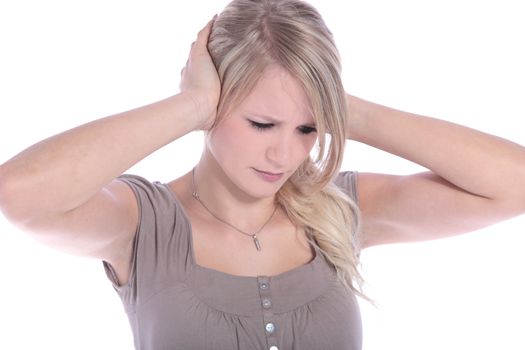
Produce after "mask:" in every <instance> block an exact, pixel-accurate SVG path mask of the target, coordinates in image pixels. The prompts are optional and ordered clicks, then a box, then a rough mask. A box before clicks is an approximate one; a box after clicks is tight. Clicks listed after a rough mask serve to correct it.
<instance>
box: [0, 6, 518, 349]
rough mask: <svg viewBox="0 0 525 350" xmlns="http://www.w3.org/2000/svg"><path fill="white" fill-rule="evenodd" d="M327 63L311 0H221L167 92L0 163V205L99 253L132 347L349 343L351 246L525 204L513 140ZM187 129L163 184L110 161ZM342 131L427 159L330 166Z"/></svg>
mask: <svg viewBox="0 0 525 350" xmlns="http://www.w3.org/2000/svg"><path fill="white" fill-rule="evenodd" d="M244 3H246V4H244ZM267 3H270V4H271V6H270V5H267ZM268 6H269V7H268ZM273 6H277V7H276V8H274V7H273ZM210 31H211V35H209V33H210ZM208 38H209V43H208ZM207 43H208V46H206V44H207ZM207 49H208V50H207ZM339 75H340V67H339V61H338V55H337V51H336V49H335V46H334V45H333V42H332V40H331V37H330V33H329V31H328V30H327V29H326V27H325V26H324V23H323V22H322V20H321V19H320V17H319V15H318V14H317V13H316V12H315V10H313V9H312V8H310V7H309V6H307V5H306V4H304V3H296V2H292V1H278V2H264V4H259V3H258V2H251V1H248V2H243V1H234V2H233V3H232V4H231V5H230V6H229V7H228V8H227V9H225V11H224V12H223V13H221V16H220V18H219V19H218V20H217V21H216V22H215V23H213V29H212V23H210V24H208V25H207V26H206V27H205V28H204V29H203V30H202V31H201V32H200V33H199V36H198V38H197V41H196V43H195V45H193V47H192V50H191V53H190V58H189V60H188V63H187V65H186V67H185V69H184V70H183V72H182V78H183V79H182V83H181V93H180V94H178V95H175V96H173V97H171V98H168V99H166V100H163V101H160V102H158V103H154V104H152V105H149V106H145V107H143V108H140V109H137V110H134V111H130V112H125V113H121V114H119V115H116V116H113V117H109V118H105V119H102V120H98V121H95V122H93V123H90V124H87V125H84V126H81V127H79V128H76V129H73V130H71V131H68V132H66V133H63V134H60V135H57V136H55V137H53V138H51V139H48V140H46V141H44V142H42V143H39V144H37V145H35V146H33V147H31V148H30V149H28V150H26V151H24V152H22V153H21V154H19V155H18V156H16V157H15V158H13V159H12V160H10V161H8V162H7V163H5V164H4V165H2V167H1V168H0V180H1V184H2V185H1V189H0V197H1V207H2V210H3V212H4V214H5V215H6V216H7V217H8V218H9V219H11V221H12V222H14V223H15V224H18V225H20V226H21V227H23V228H24V229H26V230H27V231H29V232H32V233H33V234H34V235H35V236H37V237H38V238H39V239H40V240H43V241H45V242H46V243H47V244H49V245H52V246H56V247H61V248H62V249H65V250H69V251H73V252H76V253H77V254H79V255H87V256H92V257H96V258H99V259H102V260H104V261H105V267H106V271H107V273H108V276H109V277H110V279H111V280H112V281H113V283H114V285H115V288H116V289H117V291H118V292H119V295H120V296H121V298H122V299H123V302H124V304H125V307H126V311H127V312H128V316H129V318H130V321H131V324H132V328H133V331H134V334H135V344H136V347H137V348H144V349H150V348H169V347H180V348H196V349H197V348H217V349H226V348H228V349H229V348H269V349H278V348H280V349H289V348H298V349H308V348H312V349H318V348H323V349H330V348H332V349H343V348H344V349H359V348H360V346H361V339H360V320H359V314H358V310H357V306H356V303H355V299H354V295H355V294H360V289H359V282H360V277H359V274H358V270H357V264H358V261H357V257H358V255H359V250H360V249H362V248H366V247H369V246H373V245H377V244H384V243H393V242H406V241H415V240H423V239H431V238H437V237H445V236H448V235H453V234H459V233H463V232H468V231H471V230H474V229H478V228H481V227H483V226H486V225H489V224H492V223H495V222H497V221H500V220H503V219H506V218H509V217H512V216H516V215H519V214H521V213H522V212H523V210H524V204H523V203H524V201H523V197H524V192H525V189H524V188H523V185H522V184H520V181H518V179H519V178H520V176H519V175H520V174H521V173H523V166H522V165H521V164H523V163H524V162H523V160H524V157H525V152H524V150H523V148H522V147H520V146H518V145H516V144H512V143H510V142H508V141H504V140H501V139H498V138H495V137H493V136H490V135H486V134H482V133H480V132H476V131H473V130H470V129H467V128H464V127H460V126H457V125H453V124H450V123H446V122H443V121H439V120H435V119H431V118H426V117H422V116H415V115H411V114H408V113H404V112H400V111H396V110H393V109H389V108H386V107H383V106H379V105H375V104H372V103H369V102H366V101H363V100H360V99H358V98H356V97H353V96H349V95H345V93H344V91H343V89H342V84H341V82H340V79H339ZM144 130H147V133H145V132H144ZM193 130H205V131H206V148H205V150H204V152H203V155H202V158H201V160H200V161H199V163H198V164H197V165H196V167H195V169H194V171H191V172H189V173H188V174H186V175H185V176H183V177H181V178H179V179H176V180H174V181H172V182H170V183H169V184H159V183H153V184H152V183H150V182H148V181H146V180H144V179H142V178H139V177H134V176H120V175H121V174H122V173H123V172H124V171H125V170H126V169H128V168H129V167H130V166H131V165H133V164H135V163H136V162H138V161H139V160H140V159H142V158H144V157H145V156H146V155H148V154H150V153H152V152H153V151H154V150H156V149H158V148H160V147H162V146H163V145H165V144H167V143H170V142H172V141H174V140H176V139H177V138H179V137H180V136H182V135H184V134H187V133H188V132H190V131H193ZM325 133H328V134H330V137H329V141H328V143H327V146H326V147H325V148H323V145H324V142H323V138H324V136H325ZM345 137H346V138H349V139H353V140H356V141H360V142H363V143H366V144H368V145H371V146H374V147H377V148H380V149H383V150H385V151H387V152H390V153H393V154H397V155H399V156H401V157H404V158H406V159H409V160H411V161H414V162H416V163H419V164H421V165H423V166H425V167H427V168H428V169H430V170H431V171H430V172H427V173H421V174H415V175H411V176H392V175H381V174H359V175H357V174H355V173H348V172H346V173H340V174H339V173H338V171H339V168H340V163H341V160H342V146H343V145H344V139H345ZM317 138H318V139H319V143H320V145H321V147H320V148H321V149H320V151H319V152H318V153H319V154H320V155H321V157H319V158H318V159H317V160H318V162H317V163H316V165H317V166H314V163H313V162H311V161H310V160H309V154H310V150H311V148H312V147H313V146H314V144H315V141H316V139H317ZM422 146H424V147H422ZM458 150H461V152H458ZM323 156H324V157H323ZM94 169H95V170H96V171H94ZM119 176H120V177H119ZM357 178H358V181H357ZM332 180H335V185H334V183H333V181H332ZM341 190H342V191H341ZM343 192H344V193H343ZM345 193H346V195H345ZM357 194H358V195H359V200H358V197H357ZM35 195H36V196H37V197H38V198H39V199H41V200H39V201H35V200H34V198H35ZM347 195H348V196H349V197H348V196H347ZM429 199H432V200H429ZM357 201H358V203H359V209H360V213H361V215H360V216H361V217H360V219H359V216H358V215H357V208H356V202H357ZM359 222H360V223H361V225H358V223H359Z"/></svg>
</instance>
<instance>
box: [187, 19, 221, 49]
mask: <svg viewBox="0 0 525 350" xmlns="http://www.w3.org/2000/svg"><path fill="white" fill-rule="evenodd" d="M216 18H217V15H215V16H214V17H213V19H212V20H211V21H209V22H208V23H207V24H206V26H205V27H204V28H202V29H201V30H200V31H199V33H198V34H197V41H196V42H195V43H197V44H198V45H197V47H198V48H206V44H207V43H208V38H209V36H210V33H211V29H212V27H213V22H215V19H216ZM192 48H193V45H192Z"/></svg>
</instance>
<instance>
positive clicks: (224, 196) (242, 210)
mask: <svg viewBox="0 0 525 350" xmlns="http://www.w3.org/2000/svg"><path fill="white" fill-rule="evenodd" d="M193 176H194V177H193V181H194V190H195V192H196V193H197V194H198V196H199V199H200V201H202V202H203V203H204V204H205V206H206V207H207V209H208V210H209V211H211V212H212V213H213V214H214V215H216V216H217V217H219V218H221V219H222V220H224V221H226V222H228V223H229V224H231V225H233V226H235V227H237V228H238V229H240V230H243V231H246V232H253V231H254V230H257V229H259V228H260V226H261V225H262V224H264V222H265V221H266V220H267V219H268V218H269V217H270V216H271V215H272V213H273V212H274V211H275V208H276V204H275V196H271V197H265V198H255V197H253V196H250V195H249V194H247V193H246V192H244V191H243V190H241V189H240V188H239V187H237V186H236V185H235V184H234V183H233V182H232V181H231V180H230V179H229V177H228V176H227V175H226V174H225V173H224V171H223V170H222V168H221V167H220V166H219V164H218V163H217V161H216V160H215V158H214V157H213V155H211V154H209V153H208V151H207V150H205V151H204V152H203V155H202V157H201V160H200V161H199V163H198V164H197V165H196V167H195V169H194V174H193Z"/></svg>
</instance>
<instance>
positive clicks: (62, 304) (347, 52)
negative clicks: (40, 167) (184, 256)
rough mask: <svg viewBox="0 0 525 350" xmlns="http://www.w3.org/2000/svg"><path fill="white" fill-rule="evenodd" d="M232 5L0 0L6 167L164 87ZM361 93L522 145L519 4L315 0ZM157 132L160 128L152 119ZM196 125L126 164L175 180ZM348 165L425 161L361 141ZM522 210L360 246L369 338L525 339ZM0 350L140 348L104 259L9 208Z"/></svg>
mask: <svg viewBox="0 0 525 350" xmlns="http://www.w3.org/2000/svg"><path fill="white" fill-rule="evenodd" d="M226 3H227V1H216V0H215V1H200V0H193V1H191V2H184V3H182V2H175V1H158V0H157V1H107V0H106V1H101V0H96V1H89V2H86V1H83V2H80V1H57V0H49V1H45V2H40V1H36V0H26V1H16V2H14V1H9V2H8V1H2V2H1V3H0V47H1V48H0V50H1V53H0V118H1V128H0V142H1V147H0V162H4V161H6V160H7V159H9V158H10V157H12V156H13V155H15V154H16V153H17V152H19V151H20V150H22V149H24V148H25V147H27V146H29V145H31V144H33V143H35V142H37V141H39V140H41V139H43V138H45V137H47V136H50V135H53V134H55V133H58V132H60V131H63V130H66V129H68V128H70V127H73V126H76V125H79V124H82V123H85V122H88V121H90V120H93V119H96V118H100V117H103V116H106V115H110V114H113V113H116V112H119V111H123V110H127V109H130V108H133V107H137V106H140V105H143V104H146V103H149V102H153V101H155V100H158V99H161V98H164V97H167V96H169V95H171V94H174V93H176V92H177V91H178V84H179V74H180V70H181V68H182V67H183V65H184V62H185V61H186V58H187V52H188V49H189V47H190V44H191V42H192V41H193V40H194V38H195V36H196V33H197V31H198V30H199V29H200V28H201V27H202V26H203V25H204V24H205V23H206V22H207V21H208V20H209V19H210V18H211V17H212V16H213V15H214V14H215V13H217V12H219V11H220V10H221V9H222V8H223V6H224V5H225V4H226ZM311 3H312V4H314V5H315V6H316V7H317V8H318V9H319V10H320V12H321V13H322V14H323V15H324V18H325V20H326V22H327V23H328V25H329V27H330V28H331V29H332V31H333V33H334V35H335V38H336V41H337V43H338V46H339V48H340V51H341V54H342V56H343V62H344V81H345V87H346V89H347V91H348V92H350V93H353V94H355V95H357V96H360V97H363V98H365V99H369V100H372V101H376V102H379V103H382V104H386V105H389V106H392V107H396V108H400V109H403V110H408V111H411V112H416V113H420V114H426V115H431V116H434V117H439V118H442V119H447V120H450V121H453V122H457V123H460V124H464V125H467V126H470V127H474V128H477V129H480V130H483V131H486V132H490V133H493V134H496V135H499V136H502V137H505V138H508V139H510V140H513V141H515V142H518V143H521V144H525V134H524V133H523V130H522V129H523V127H522V126H523V123H522V119H523V117H524V116H525V107H524V105H523V100H524V99H523V97H524V92H525V88H524V83H523V82H524V81H525V68H524V64H523V62H525V51H524V45H523V42H524V36H525V34H524V33H525V21H523V18H524V11H523V10H522V6H521V4H520V2H518V1H511V0H502V1H497V2H496V1H458V0H456V1H452V0H442V1H415V0H413V1H409V0H399V1H386V0H382V1H381V0H369V1H346V2H344V5H343V2H341V1H327V0H323V1H321V0H318V1H312V2H311ZM145 132H147V130H145ZM201 144H202V142H201V135H200V134H191V135H188V136H186V137H184V138H183V139H180V140H178V141H177V142H175V143H174V144H172V145H169V146H168V147H166V148H164V149H162V150H161V151H159V152H157V153H155V154H154V155H152V156H150V157H148V158H147V159H146V160H144V161H143V162H141V163H139V164H138V165H137V166H135V167H133V168H132V169H131V170H130V171H129V172H131V173H136V174H140V175H142V176H145V177H147V178H148V179H150V180H160V181H169V180H171V179H173V178H175V177H177V176H178V175H180V174H182V173H184V172H186V171H188V170H189V169H190V168H191V167H192V165H193V164H194V163H195V162H196V161H197V159H198V156H199V154H200V150H201ZM344 169H353V170H359V171H377V172H387V173H396V174H405V173H411V172H414V171H418V170H420V168H419V167H418V166H416V165H414V164H411V163H409V162H406V161H404V160H401V159H398V158H396V157H394V156H391V155H388V154H385V153H383V152H380V151H378V150H374V149H371V148H369V147H366V146H363V145H359V144H356V143H354V142H349V144H348V152H347V154H346V159H345V164H344ZM524 227H525V217H520V218H516V219H514V220H510V221H507V222H505V223H502V224H499V225H496V226H493V227H491V228H489V229H485V230H481V231H478V232H475V233H472V234H469V235H465V236H461V237H457V238H451V239H447V240H442V241H433V242H427V243H418V244H412V245H395V246H384V247H377V248H372V249H369V250H367V251H364V252H363V265H364V266H363V267H364V275H365V278H366V279H367V281H368V292H369V294H370V296H371V297H372V298H374V300H375V301H376V303H377V307H372V306H370V305H368V304H367V303H362V314H363V323H364V337H365V340H364V349H365V350H379V349H394V350H396V349H403V350H410V349H418V350H420V349H448V350H460V349H461V350H464V349H508V350H511V349H516V350H517V349H524V348H525V335H524V333H523V329H524V327H525V316H524V315H525V301H524V298H523V295H525V283H524V281H523V272H522V269H523V267H524V266H525V257H524V254H523V253H522V252H523V250H524V249H525V238H524V237H523V232H522V231H523V228H524ZM0 283H1V285H0V333H1V335H0V342H1V343H0V348H2V349H126V350H127V349H132V337H131V333H130V331H129V326H128V323H127V319H126V316H125V313H124V311H123V309H122V306H121V304H120V300H119V299H118V298H117V295H116V293H115V292H114V291H113V289H112V287H111V285H110V284H109V282H108V281H107V280H106V278H105V275H104V272H103V269H102V265H101V263H100V262H99V261H95V260H90V259H85V258H77V257H70V256H67V255H65V254H63V253H60V252H56V251H53V250H51V249H48V248H46V247H42V246H41V245H39V244H37V243H35V242H33V241H32V240H31V239H30V238H28V237H27V236H25V235H24V234H22V233H21V232H19V231H17V230H16V229H15V228H13V227H12V226H10V225H9V224H8V223H7V222H6V221H5V220H4V219H3V218H2V217H1V216H0Z"/></svg>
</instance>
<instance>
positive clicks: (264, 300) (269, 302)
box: [262, 299, 272, 309]
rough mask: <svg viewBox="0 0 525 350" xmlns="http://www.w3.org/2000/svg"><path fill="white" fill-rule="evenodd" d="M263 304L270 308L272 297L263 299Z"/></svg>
mask: <svg viewBox="0 0 525 350" xmlns="http://www.w3.org/2000/svg"><path fill="white" fill-rule="evenodd" d="M262 306H263V307H264V308H265V309H268V308H270V306H272V302H271V300H270V299H263V301H262Z"/></svg>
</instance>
